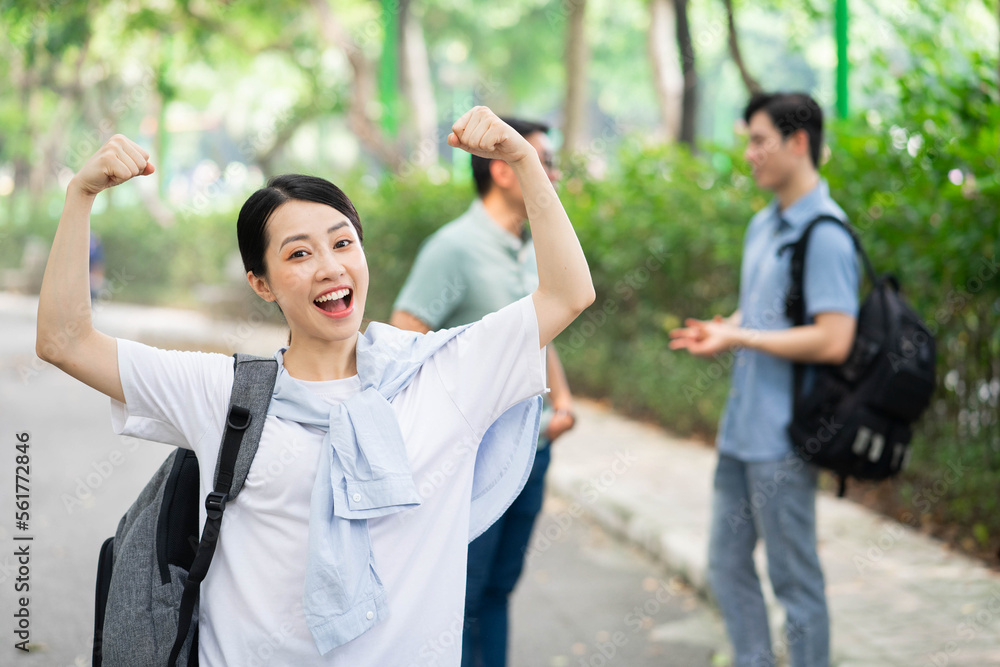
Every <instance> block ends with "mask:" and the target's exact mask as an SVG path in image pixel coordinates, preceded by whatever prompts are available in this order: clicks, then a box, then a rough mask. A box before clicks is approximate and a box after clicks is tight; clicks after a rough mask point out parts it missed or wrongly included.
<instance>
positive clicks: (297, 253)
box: [288, 250, 306, 259]
mask: <svg viewBox="0 0 1000 667" xmlns="http://www.w3.org/2000/svg"><path fill="white" fill-rule="evenodd" d="M305 256H306V251H305V250H296V251H295V252H293V253H292V254H291V255H289V256H288V259H298V258H299V257H305Z"/></svg>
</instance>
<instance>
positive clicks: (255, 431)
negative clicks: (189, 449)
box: [167, 354, 278, 667]
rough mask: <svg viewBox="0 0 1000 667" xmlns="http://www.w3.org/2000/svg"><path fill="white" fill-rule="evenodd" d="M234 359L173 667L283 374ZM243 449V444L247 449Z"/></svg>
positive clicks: (269, 363)
mask: <svg viewBox="0 0 1000 667" xmlns="http://www.w3.org/2000/svg"><path fill="white" fill-rule="evenodd" d="M235 357H236V359H235V361H234V365H235V369H236V374H235V377H234V379H233V391H232V394H231V395H230V398H229V414H228V416H227V417H226V430H225V433H224V434H223V436H222V445H221V447H220V448H219V460H218V463H217V465H216V467H215V489H214V491H212V492H211V493H209V494H208V497H207V498H206V499H205V509H206V510H207V512H208V516H207V518H206V519H205V528H204V529H203V530H202V533H201V541H200V542H199V543H198V551H197V552H196V553H195V556H194V561H193V562H192V563H191V569H190V570H189V571H188V577H187V581H186V582H185V584H184V594H183V596H182V597H181V606H180V612H179V618H178V622H177V637H176V638H175V639H174V646H173V648H172V649H171V651H170V658H169V660H168V662H167V664H168V665H169V667H174V665H176V664H177V659H178V657H180V653H181V650H182V648H183V647H184V642H185V640H186V639H187V636H188V632H189V630H190V629H191V619H192V617H193V616H194V606H195V605H196V604H197V603H198V597H199V593H200V591H201V582H202V581H203V580H204V579H205V575H206V574H208V566H209V565H211V563H212V557H213V556H214V555H215V547H216V544H217V543H218V540H219V530H220V529H221V528H222V514H223V513H224V512H225V510H226V503H227V502H229V501H230V500H232V499H234V498H235V497H236V495H237V494H238V493H239V492H240V489H242V488H243V482H244V481H245V480H246V476H247V473H248V472H249V470H250V463H251V462H252V461H253V457H254V454H256V453H257V445H258V443H259V442H260V435H261V433H262V432H263V430H264V421H265V417H266V416H267V407H268V405H269V404H270V402H271V394H273V393H274V381H275V379H276V378H277V375H278V362H277V361H276V360H275V359H273V358H265V357H254V356H251V355H246V354H236V355H235ZM241 445H242V446H241Z"/></svg>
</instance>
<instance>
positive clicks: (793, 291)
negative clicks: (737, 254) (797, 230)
mask: <svg viewBox="0 0 1000 667" xmlns="http://www.w3.org/2000/svg"><path fill="white" fill-rule="evenodd" d="M824 222H832V223H835V224H837V225H840V227H841V228H843V229H844V231H846V232H847V233H848V234H849V235H850V237H851V241H852V242H853V243H854V249H855V250H856V251H857V252H858V254H859V255H861V259H862V261H863V262H864V265H865V274H866V275H867V276H868V280H870V281H871V284H872V285H874V284H875V283H876V281H877V278H876V275H875V269H874V267H872V263H871V260H869V259H868V253H866V252H865V248H864V246H863V245H861V239H860V238H859V237H858V234H857V232H856V231H855V230H854V228H853V227H851V225H849V224H848V223H847V222H845V221H844V220H841V219H840V218H838V217H836V216H833V215H829V214H825V213H824V214H822V215H818V216H816V217H815V218H813V219H812V220H811V221H809V223H808V224H806V227H805V229H804V230H803V231H802V234H801V235H800V236H799V238H798V240H797V241H792V242H791V243H786V244H785V245H783V246H781V247H780V248H778V254H779V255H781V254H783V253H784V252H785V251H787V250H789V249H791V250H792V259H791V272H792V280H791V283H790V284H789V286H788V295H787V296H786V297H785V314H786V315H787V316H788V319H789V320H791V321H792V326H802V325H803V324H805V323H806V303H805V264H806V251H807V250H808V248H809V237H810V236H811V235H812V231H813V229H815V228H816V226H817V225H820V224H822V223H824Z"/></svg>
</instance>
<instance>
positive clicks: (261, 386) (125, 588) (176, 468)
mask: <svg viewBox="0 0 1000 667" xmlns="http://www.w3.org/2000/svg"><path fill="white" fill-rule="evenodd" d="M234 356H235V362H234V364H235V369H236V377H235V380H234V381H233V392H232V394H231V396H230V399H229V413H228V417H227V419H226V429H225V433H224V434H223V436H222V446H221V447H220V449H219V460H218V462H217V463H216V467H215V490H214V491H213V492H212V493H209V494H208V497H207V498H206V499H205V508H206V509H207V511H208V518H207V520H206V521H205V528H204V531H203V532H202V534H201V539H200V540H199V539H198V504H199V502H200V501H201V498H200V492H199V472H198V460H197V458H196V457H195V455H194V452H193V451H191V450H189V449H180V448H178V449H177V450H176V451H174V452H173V453H171V454H170V456H168V457H167V459H166V461H164V462H163V465H161V466H160V468H159V470H157V471H156V474H154V475H153V477H152V479H150V480H149V482H148V483H147V484H146V487H145V488H144V489H143V490H142V492H141V493H140V494H139V497H138V498H137V499H136V501H135V502H134V503H133V504H132V506H131V507H130V508H129V510H128V512H126V513H125V516H123V517H122V520H121V522H120V523H119V524H118V530H117V531H116V532H115V536H114V537H110V538H108V539H107V540H106V541H105V542H104V545H103V546H102V547H101V555H100V559H99V561H98V564H97V595H96V604H95V613H94V667H99V666H100V665H104V666H105V667H119V666H121V667H162V666H163V665H169V666H170V667H174V665H178V666H184V667H192V666H194V665H197V664H198V594H199V590H200V588H201V582H202V580H204V578H205V575H206V574H207V573H208V567H209V565H210V564H211V562H212V556H213V555H214V554H215V546H216V543H217V542H218V538H219V530H220V528H221V526H222V514H223V512H224V511H225V509H226V503H227V502H229V501H232V500H234V499H235V498H236V496H237V494H238V493H239V492H240V489H241V488H243V482H244V481H245V480H246V477H247V473H248V472H249V470H250V464H251V462H252V461H253V457H254V454H256V453H257V444H258V442H260V435H261V432H262V431H263V429H264V420H265V417H266V416H267V408H268V405H269V404H270V402H271V394H272V392H273V391H274V381H275V378H276V377H277V372H278V362H277V361H275V360H274V359H272V358H264V357H253V356H250V355H246V354H236V355H234Z"/></svg>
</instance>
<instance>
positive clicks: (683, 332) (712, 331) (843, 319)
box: [670, 312, 857, 364]
mask: <svg viewBox="0 0 1000 667" xmlns="http://www.w3.org/2000/svg"><path fill="white" fill-rule="evenodd" d="M856 323H857V320H856V318H855V317H854V316H853V315H848V314H846V313H836V312H831V313H819V314H818V315H816V321H815V323H813V324H807V325H804V326H799V327H791V328H788V329H777V330H759V329H744V328H741V327H738V326H733V325H732V324H730V323H728V322H726V321H711V322H704V321H701V320H687V321H686V322H685V324H686V325H687V326H686V327H684V328H682V329H676V330H674V331H671V332H670V337H671V338H672V339H673V340H671V341H670V349H672V350H687V351H688V352H690V353H691V354H694V355H696V356H699V357H712V356H715V355H716V354H719V353H720V352H725V351H726V350H729V349H731V348H734V347H746V348H749V349H751V350H758V351H760V352H766V353H767V354H772V355H774V356H776V357H781V358H782V359H788V360H789V361H794V362H798V363H806V364H841V363H843V362H844V361H846V360H847V355H848V354H850V352H851V345H853V343H854V330H855V326H856Z"/></svg>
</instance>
